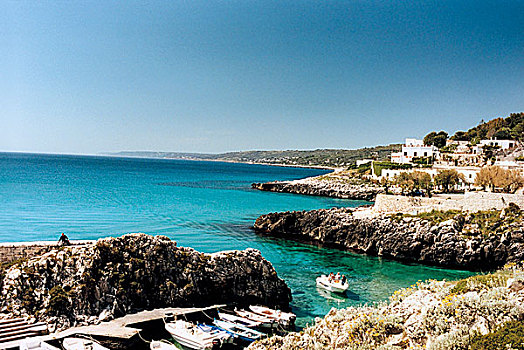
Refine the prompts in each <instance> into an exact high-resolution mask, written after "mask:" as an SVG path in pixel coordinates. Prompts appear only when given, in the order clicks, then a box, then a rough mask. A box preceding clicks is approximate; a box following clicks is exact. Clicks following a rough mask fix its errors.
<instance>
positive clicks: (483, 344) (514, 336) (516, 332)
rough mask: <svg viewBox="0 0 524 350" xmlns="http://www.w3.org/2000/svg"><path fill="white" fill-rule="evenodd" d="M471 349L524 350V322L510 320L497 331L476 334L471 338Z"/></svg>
mask: <svg viewBox="0 0 524 350" xmlns="http://www.w3.org/2000/svg"><path fill="white" fill-rule="evenodd" d="M470 349H471V350H504V349H515V350H524V323H523V322H520V321H510V322H507V323H505V324H504V325H503V326H501V327H500V328H498V329H497V330H496V331H495V332H492V333H488V334H486V335H480V334H479V335H476V336H474V337H473V339H472V340H471V344H470Z"/></svg>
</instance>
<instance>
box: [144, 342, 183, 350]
mask: <svg viewBox="0 0 524 350" xmlns="http://www.w3.org/2000/svg"><path fill="white" fill-rule="evenodd" d="M149 348H150V349H151V350H179V348H178V347H177V346H176V345H175V344H172V343H170V342H168V341H167V340H153V341H151V344H149Z"/></svg>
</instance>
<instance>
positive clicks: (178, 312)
mask: <svg viewBox="0 0 524 350" xmlns="http://www.w3.org/2000/svg"><path fill="white" fill-rule="evenodd" d="M225 306H226V305H213V306H208V307H203V308H196V307H194V308H164V309H154V310H149V311H141V312H138V313H135V314H129V315H126V316H124V317H120V318H116V319H114V320H111V321H108V322H102V323H100V324H97V325H91V326H80V327H73V328H69V329H66V330H64V331H61V332H57V333H53V334H48V335H44V336H41V337H39V339H41V340H42V341H46V340H47V341H48V340H57V339H63V338H67V337H71V336H74V335H77V334H82V335H87V336H95V337H96V336H99V337H105V338H115V339H121V340H129V339H131V338H132V337H134V336H135V335H137V334H138V333H139V332H140V331H141V329H139V328H136V327H134V326H133V325H137V324H140V323H145V322H151V321H157V320H162V319H164V318H166V316H169V315H172V316H174V317H182V316H185V315H189V314H194V313H198V312H205V311H207V310H216V309H219V308H223V307H225ZM10 321H16V322H20V321H21V319H17V320H10ZM6 322H7V321H6ZM0 327H1V326H0ZM37 335H38V334H35V333H30V334H27V335H26V336H22V337H17V338H16V339H9V340H7V339H6V342H2V340H1V338H0V350H5V349H18V346H19V341H20V340H21V339H23V338H25V337H34V336H37Z"/></svg>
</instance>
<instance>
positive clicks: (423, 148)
mask: <svg viewBox="0 0 524 350" xmlns="http://www.w3.org/2000/svg"><path fill="white" fill-rule="evenodd" d="M437 155H438V148H437V147H435V146H427V145H424V142H423V141H422V140H417V139H406V144H405V145H402V151H401V152H395V153H391V162H393V163H401V164H404V163H411V161H412V160H413V158H417V157H434V156H437Z"/></svg>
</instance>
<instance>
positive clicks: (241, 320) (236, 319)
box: [218, 312, 262, 328]
mask: <svg viewBox="0 0 524 350" xmlns="http://www.w3.org/2000/svg"><path fill="white" fill-rule="evenodd" d="M218 317H219V318H220V319H221V320H223V321H228V322H231V323H236V324H239V325H241V326H244V327H248V328H256V327H260V325H261V324H262V322H257V321H253V320H250V319H249V318H245V317H240V316H236V315H231V314H228V313H225V312H218Z"/></svg>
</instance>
